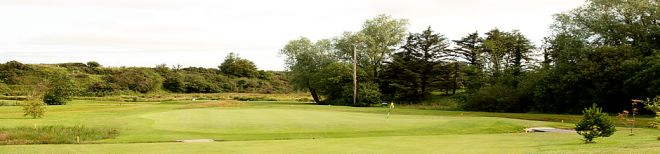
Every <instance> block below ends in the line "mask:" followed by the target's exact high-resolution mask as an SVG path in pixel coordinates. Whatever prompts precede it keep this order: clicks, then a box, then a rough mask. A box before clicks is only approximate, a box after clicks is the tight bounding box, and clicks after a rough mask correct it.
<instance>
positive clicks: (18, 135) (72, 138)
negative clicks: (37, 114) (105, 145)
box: [0, 126, 119, 144]
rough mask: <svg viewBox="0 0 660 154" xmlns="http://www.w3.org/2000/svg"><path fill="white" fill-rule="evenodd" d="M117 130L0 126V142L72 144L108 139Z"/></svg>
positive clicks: (77, 127)
mask: <svg viewBox="0 0 660 154" xmlns="http://www.w3.org/2000/svg"><path fill="white" fill-rule="evenodd" d="M118 134H119V131H117V130H116V129H108V128H88V127H84V126H72V127H66V126H40V127H36V126H35V127H25V126H22V127H14V128H0V144H72V143H87V142H90V141H96V140H102V139H109V138H113V137H115V136H117V135H118Z"/></svg>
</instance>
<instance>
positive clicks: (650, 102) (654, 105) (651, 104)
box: [642, 96, 660, 138]
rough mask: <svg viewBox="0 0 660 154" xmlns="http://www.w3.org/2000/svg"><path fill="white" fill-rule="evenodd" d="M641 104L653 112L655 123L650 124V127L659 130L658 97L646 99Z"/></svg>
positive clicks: (659, 104) (659, 103) (659, 98)
mask: <svg viewBox="0 0 660 154" xmlns="http://www.w3.org/2000/svg"><path fill="white" fill-rule="evenodd" d="M642 103H644V105H645V108H646V109H648V110H651V111H653V112H655V115H656V116H655V121H653V122H651V126H653V127H654V128H656V129H660V96H656V97H655V98H653V99H651V98H647V99H646V100H644V101H642ZM659 138H660V137H659Z"/></svg>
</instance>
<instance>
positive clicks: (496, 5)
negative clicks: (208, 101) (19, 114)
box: [0, 0, 584, 70]
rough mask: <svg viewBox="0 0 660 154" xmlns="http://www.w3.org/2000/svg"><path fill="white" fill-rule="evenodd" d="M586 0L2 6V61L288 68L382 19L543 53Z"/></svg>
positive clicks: (38, 1)
mask: <svg viewBox="0 0 660 154" xmlns="http://www.w3.org/2000/svg"><path fill="white" fill-rule="evenodd" d="M582 4H584V1H583V0H460V1H458V0H405V1H404V0H323V1H320V0H319V1H313V0H277V1H273V0H234V1H221V0H0V21H1V22H0V62H6V61H10V60H17V61H19V62H22V63H63V62H87V61H97V62H99V63H101V64H102V65H104V66H112V67H118V66H146V67H153V66H156V65H158V64H167V65H169V66H172V65H177V64H180V65H182V66H184V67H188V66H194V67H207V68H214V67H217V66H218V65H219V64H220V63H222V61H223V60H224V58H225V56H226V55H227V54H228V53H230V52H234V53H238V54H239V56H240V57H242V58H245V59H249V60H252V61H253V62H254V63H255V64H256V65H257V67H258V68H259V69H264V70H284V69H285V68H284V57H283V56H281V55H279V51H280V49H281V48H282V47H283V46H284V45H285V44H286V43H287V42H288V41H289V40H293V39H297V38H300V37H307V38H310V39H312V40H318V39H324V38H333V37H336V36H339V35H340V34H341V33H342V32H345V31H359V30H360V28H361V27H362V23H363V22H364V21H365V20H367V19H369V18H373V17H375V16H377V15H379V14H388V15H391V16H392V17H394V18H405V19H408V20H409V23H410V24H409V25H408V31H409V32H421V31H422V30H424V29H426V28H427V27H429V26H431V27H432V29H433V30H434V31H436V32H438V33H441V34H444V35H445V36H446V37H447V38H449V39H451V40H455V39H459V38H461V37H463V36H465V35H467V34H468V33H471V32H475V31H478V32H480V33H483V32H486V31H488V30H490V29H493V28H496V27H497V28H499V29H501V30H513V29H518V30H520V31H521V32H522V33H523V34H525V35H526V36H527V37H528V38H529V39H531V40H532V42H534V43H535V44H537V45H540V43H541V41H542V39H543V37H545V36H548V34H549V31H548V29H549V26H550V24H551V23H552V22H553V19H552V15H553V14H557V13H561V12H564V11H568V10H570V9H572V8H575V7H578V6H580V5H582Z"/></svg>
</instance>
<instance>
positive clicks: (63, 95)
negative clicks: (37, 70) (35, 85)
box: [43, 74, 77, 105]
mask: <svg viewBox="0 0 660 154" xmlns="http://www.w3.org/2000/svg"><path fill="white" fill-rule="evenodd" d="M47 87H48V88H47V90H46V93H45V94H44V96H43V102H44V103H46V104H48V105H64V104H66V102H67V101H68V100H69V98H70V97H71V96H73V95H74V94H75V93H76V92H77V89H76V85H75V82H73V80H71V78H70V77H69V76H67V75H64V74H58V75H55V76H53V77H51V79H50V80H49V82H48V84H47Z"/></svg>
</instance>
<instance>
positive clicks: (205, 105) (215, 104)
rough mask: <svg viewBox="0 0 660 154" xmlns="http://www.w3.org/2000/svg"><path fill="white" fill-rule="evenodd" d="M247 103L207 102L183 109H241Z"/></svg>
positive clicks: (189, 105)
mask: <svg viewBox="0 0 660 154" xmlns="http://www.w3.org/2000/svg"><path fill="white" fill-rule="evenodd" d="M247 105H249V104H248V103H245V102H241V101H234V100H220V101H207V102H200V103H190V104H188V105H186V106H185V107H183V108H210V107H241V106H247Z"/></svg>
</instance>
